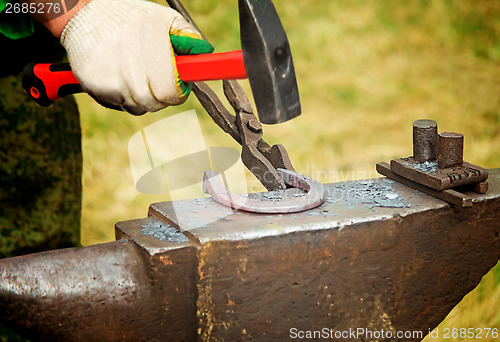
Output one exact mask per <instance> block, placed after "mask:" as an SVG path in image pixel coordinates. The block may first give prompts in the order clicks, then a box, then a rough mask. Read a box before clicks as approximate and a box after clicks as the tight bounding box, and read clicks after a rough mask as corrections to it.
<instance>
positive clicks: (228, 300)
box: [226, 292, 236, 306]
mask: <svg viewBox="0 0 500 342" xmlns="http://www.w3.org/2000/svg"><path fill="white" fill-rule="evenodd" d="M226 295H227V305H229V306H235V305H236V303H235V302H233V301H232V300H231V297H229V292H226Z"/></svg>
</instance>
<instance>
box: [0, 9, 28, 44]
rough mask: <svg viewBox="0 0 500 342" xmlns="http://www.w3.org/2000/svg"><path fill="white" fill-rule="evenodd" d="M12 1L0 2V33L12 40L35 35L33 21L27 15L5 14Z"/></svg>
mask: <svg viewBox="0 0 500 342" xmlns="http://www.w3.org/2000/svg"><path fill="white" fill-rule="evenodd" d="M10 1H11V0H0V33H2V34H3V35H4V36H6V37H7V38H10V39H19V38H26V37H28V36H30V35H31V34H32V33H33V20H32V19H31V17H30V16H28V15H26V14H14V13H5V12H4V9H5V6H6V5H7V3H9V2H10Z"/></svg>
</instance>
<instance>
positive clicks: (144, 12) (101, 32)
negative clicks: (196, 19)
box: [61, 0, 213, 115]
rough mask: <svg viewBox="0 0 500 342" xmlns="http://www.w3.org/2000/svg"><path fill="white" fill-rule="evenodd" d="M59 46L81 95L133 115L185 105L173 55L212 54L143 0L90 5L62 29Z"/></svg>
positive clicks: (167, 12) (168, 14)
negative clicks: (82, 91)
mask: <svg viewBox="0 0 500 342" xmlns="http://www.w3.org/2000/svg"><path fill="white" fill-rule="evenodd" d="M170 35H173V36H172V38H175V41H176V42H177V44H176V46H175V47H172V44H171V41H170ZM172 40H173V41H174V39H172ZM61 44H62V45H63V46H64V48H65V49H66V51H67V53H68V59H69V63H70V65H71V68H72V70H73V73H74V74H75V76H76V78H77V79H78V81H79V82H80V83H81V85H82V86H83V88H84V89H85V91H87V92H88V93H89V94H90V95H91V96H92V97H94V98H95V99H96V100H97V101H98V102H99V103H101V104H103V105H105V106H106V107H111V108H115V109H120V108H121V109H123V110H126V111H127V112H130V113H132V114H134V115H141V114H144V113H146V112H153V111H157V110H160V109H162V108H165V107H167V106H169V105H177V104H181V103H183V102H184V101H186V99H187V96H188V95H189V92H190V88H189V87H188V86H187V85H186V84H184V83H183V82H182V81H181V80H180V78H179V74H178V73H177V68H176V65H175V57H174V50H175V52H177V53H180V54H186V53H208V52H212V51H213V48H212V47H211V45H210V44H209V43H208V42H206V41H204V40H203V39H202V38H201V36H200V34H199V33H198V32H197V31H196V30H195V29H194V28H193V27H192V26H191V25H190V24H188V22H187V21H186V20H185V19H184V18H183V17H182V16H181V15H180V14H179V13H178V12H176V11H174V10H173V9H171V8H169V7H165V6H161V5H158V4H155V3H152V2H148V1H143V0H92V1H91V2H90V3H88V4H87V5H85V6H84V7H83V8H82V9H81V10H80V11H78V12H77V13H76V14H75V15H74V16H73V18H71V20H70V21H69V22H68V24H67V25H66V26H65V28H64V30H63V32H62V35H61Z"/></svg>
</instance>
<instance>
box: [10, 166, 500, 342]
mask: <svg viewBox="0 0 500 342" xmlns="http://www.w3.org/2000/svg"><path fill="white" fill-rule="evenodd" d="M489 174H490V190H489V191H488V193H487V194H477V193H474V192H471V193H470V194H468V195H470V196H471V198H472V201H473V202H474V206H472V207H468V208H457V207H452V206H450V205H449V204H448V203H446V202H444V201H441V200H439V199H436V198H434V197H431V196H429V195H426V194H424V193H421V192H418V191H415V190H413V189H411V188H409V187H407V186H405V185H402V184H400V183H397V182H393V181H391V180H388V179H387V178H379V179H373V180H365V181H354V182H345V183H335V184H325V185H324V187H325V195H326V201H325V203H324V204H323V205H322V206H320V207H318V208H316V209H313V210H310V211H307V212H301V213H297V214H288V215H268V214H255V213H245V212H239V211H236V212H234V211H232V210H231V209H230V208H228V207H226V206H223V205H221V204H219V203H217V202H215V201H213V200H212V199H211V198H203V199H196V200H185V201H178V202H176V203H175V210H174V207H173V203H172V202H162V203H156V204H152V205H151V206H150V208H149V217H147V218H144V219H137V220H131V221H125V222H119V223H117V224H116V238H117V241H115V242H111V243H106V244H100V245H94V246H88V247H83V248H71V249H65V250H57V251H50V252H44V253H39V254H33V255H27V256H20V257H15V258H9V259H3V260H0V320H1V322H2V323H3V324H7V325H9V326H11V327H14V328H17V330H18V331H20V332H21V333H23V334H24V335H27V336H28V337H31V338H34V339H36V340H45V341H65V342H66V341H85V342H87V341H134V342H135V341H148V342H149V341H243V340H254V341H283V340H287V339H289V338H290V336H291V335H290V333H291V331H292V330H291V329H296V331H313V330H321V329H323V328H328V329H332V330H333V331H348V330H349V329H353V330H355V331H356V329H358V328H361V329H363V328H364V329H368V330H370V331H379V332H380V331H381V330H384V331H386V332H391V333H394V334H395V333H396V332H397V331H417V332H420V335H413V337H411V338H408V339H405V341H419V340H421V339H422V338H423V337H424V336H425V335H426V334H427V333H428V332H429V331H430V329H433V328H434V327H436V326H437V325H438V324H439V323H440V322H441V320H442V319H443V318H444V317H445V316H446V315H447V314H448V313H449V311H450V310H451V309H452V308H453V307H454V306H455V305H456V304H457V303H458V302H459V301H460V300H461V299H462V298H463V296H465V295H466V294H467V293H468V292H469V291H471V290H472V289H474V287H475V286H476V285H477V284H478V283H479V281H480V280H481V278H482V276H483V275H484V274H486V272H488V270H489V269H490V268H491V267H493V266H494V265H495V264H496V263H497V261H498V260H499V259H500V169H496V170H489ZM290 190H293V189H290ZM290 190H287V191H290ZM282 192H283V191H279V193H282ZM386 194H391V195H392V196H390V197H391V198H394V197H397V200H394V199H393V200H390V201H389V200H387V198H388V197H387V196H386ZM361 195H364V196H361ZM206 222H210V223H206ZM204 223H205V224H206V226H205V227H204V226H203V224H204ZM363 338H364V337H363V336H358V338H354V339H349V338H348V339H339V338H335V340H337V341H345V340H348V341H359V340H361V339H363ZM366 340H372V339H370V338H366ZM387 340H388V341H393V340H397V339H396V338H390V339H387Z"/></svg>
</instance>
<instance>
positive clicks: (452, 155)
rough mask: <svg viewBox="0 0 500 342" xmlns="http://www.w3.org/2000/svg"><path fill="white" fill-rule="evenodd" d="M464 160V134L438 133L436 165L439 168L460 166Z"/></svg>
mask: <svg viewBox="0 0 500 342" xmlns="http://www.w3.org/2000/svg"><path fill="white" fill-rule="evenodd" d="M463 162H464V135H463V134H460V133H451V132H441V133H439V154H438V165H439V167H440V168H441V169H446V168H449V167H453V166H462V163H463Z"/></svg>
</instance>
